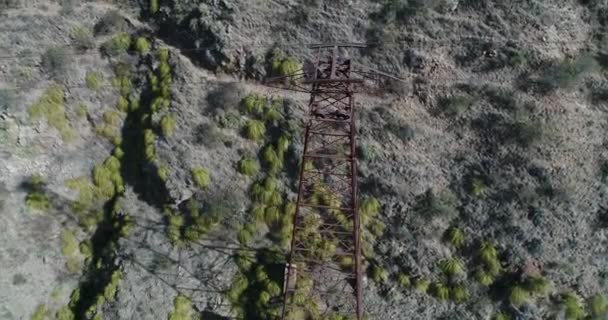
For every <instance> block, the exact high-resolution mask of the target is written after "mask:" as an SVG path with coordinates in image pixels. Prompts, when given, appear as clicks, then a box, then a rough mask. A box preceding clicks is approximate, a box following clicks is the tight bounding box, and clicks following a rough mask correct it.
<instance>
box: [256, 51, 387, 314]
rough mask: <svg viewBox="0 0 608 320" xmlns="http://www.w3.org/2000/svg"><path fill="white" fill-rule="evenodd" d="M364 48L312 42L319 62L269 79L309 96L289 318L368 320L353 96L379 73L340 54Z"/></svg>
mask: <svg viewBox="0 0 608 320" xmlns="http://www.w3.org/2000/svg"><path fill="white" fill-rule="evenodd" d="M361 47H365V45H361V44H350V43H348V44H338V43H336V44H321V45H313V46H311V47H310V48H311V49H312V50H315V51H316V52H315V55H314V57H313V61H312V63H309V64H308V65H305V67H304V69H303V71H300V72H298V73H297V74H293V75H288V76H284V77H277V78H272V79H270V80H268V81H267V84H268V85H269V86H272V87H279V88H282V89H288V90H295V91H300V92H307V93H310V100H309V103H308V110H307V119H306V128H305V133H304V150H303V154H302V162H301V167H300V180H299V188H298V198H297V203H296V204H297V208H296V212H295V217H294V221H293V237H292V242H291V251H290V253H289V256H288V263H287V265H286V271H285V282H284V301H283V303H284V305H283V312H282V319H283V320H286V319H292V318H293V319H309V318H314V319H316V318H322V319H326V318H328V319H333V318H331V317H332V316H337V315H339V316H342V317H344V318H345V319H357V320H361V319H363V312H364V311H363V287H362V266H361V262H362V261H361V225H360V218H359V212H358V203H357V198H358V197H357V174H358V173H357V157H356V131H357V130H356V126H355V93H356V87H357V86H358V84H361V83H363V82H364V77H366V76H367V77H368V78H369V76H370V75H373V76H374V78H375V76H377V75H378V74H379V73H369V72H364V71H357V70H356V69H355V66H356V65H355V63H354V62H353V61H352V60H351V59H349V58H345V57H343V56H342V55H341V54H340V53H341V52H343V51H345V50H346V49H347V48H361ZM374 71H375V70H374ZM357 75H360V76H363V77H356V76H357ZM338 319H343V318H338Z"/></svg>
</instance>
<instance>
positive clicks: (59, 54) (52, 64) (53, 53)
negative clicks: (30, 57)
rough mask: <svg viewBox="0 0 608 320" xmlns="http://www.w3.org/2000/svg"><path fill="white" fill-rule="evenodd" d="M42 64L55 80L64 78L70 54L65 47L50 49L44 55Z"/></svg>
mask: <svg viewBox="0 0 608 320" xmlns="http://www.w3.org/2000/svg"><path fill="white" fill-rule="evenodd" d="M41 64H42V67H43V68H44V70H46V71H47V72H48V73H49V74H50V75H51V76H52V77H53V78H58V77H62V76H64V75H65V73H66V72H67V69H68V52H67V50H66V49H65V48H63V47H54V48H49V49H47V50H46V51H45V52H44V54H42V61H41Z"/></svg>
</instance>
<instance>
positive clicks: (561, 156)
mask: <svg viewBox="0 0 608 320" xmlns="http://www.w3.org/2000/svg"><path fill="white" fill-rule="evenodd" d="M607 14H608V3H605V2H604V1H599V0H585V1H583V0H579V1H576V0H559V1H550V0H515V1H476V0H462V1H459V0H433V1H422V0H384V1H380V0H376V1H372V0H339V1H329V0H325V1H323V0H303V1H287V0H235V1H227V0H196V1H195V0H173V1H168V0H139V1H134V0H116V1H103V2H93V1H83V2H79V1H73V0H60V1H50V0H46V1H45V0H32V1H19V0H0V243H2V244H3V245H1V246H0V269H1V270H3V271H4V272H2V273H1V274H0V288H2V290H0V319H7V320H11V319H35V320H42V319H58V320H68V319H96V320H99V319H164V318H167V319H171V320H178V319H276V315H277V313H278V311H279V310H280V297H281V285H282V283H281V281H280V280H281V279H280V275H281V272H282V270H278V271H277V270H276V265H277V264H280V263H282V262H284V259H285V253H286V252H287V250H288V248H289V240H290V236H291V223H292V217H293V212H294V204H293V201H294V199H295V192H296V191H297V172H298V167H299V166H300V159H299V154H300V152H301V149H302V141H301V129H302V125H303V123H304V121H303V120H304V115H305V109H306V103H307V98H308V97H307V96H306V95H305V94H299V93H293V92H286V91H281V90H274V89H270V88H267V87H264V86H263V85H262V82H261V80H262V79H264V78H265V77H267V76H270V75H277V74H282V73H285V72H286V70H291V69H293V68H297V67H298V66H299V65H300V64H301V63H305V62H306V61H307V59H310V58H311V57H312V52H311V51H310V50H309V49H307V45H308V44H311V43H320V42H334V41H340V42H344V41H348V42H365V43H368V44H369V46H368V48H365V49H363V50H359V51H351V52H350V55H351V57H352V58H353V59H355V60H356V61H358V62H359V63H360V64H362V65H366V66H369V67H372V68H375V69H378V70H381V71H383V72H387V73H390V74H393V75H395V76H397V77H400V78H402V79H405V81H404V82H399V81H385V82H384V83H382V85H381V88H382V91H381V92H379V93H378V92H376V93H374V94H360V95H359V96H358V97H357V98H358V103H357V105H356V107H357V109H358V112H359V123H358V127H359V139H360V140H359V146H358V158H359V163H360V172H359V176H360V187H361V191H362V195H361V203H362V205H361V212H362V214H364V215H365V216H366V217H368V218H369V219H366V221H367V223H366V225H365V232H364V248H363V251H364V255H365V270H366V279H365V283H366V285H365V289H364V297H365V309H366V312H367V313H368V318H369V319H483V320H486V319H503V320H504V319H606V318H607V316H608V302H606V301H605V298H604V297H605V296H606V294H607V292H606V291H607V290H608V287H607V285H608V283H607V281H606V280H608V256H607V255H606V249H605V248H604V246H605V245H607V244H608V243H607V234H606V228H607V227H608V211H607V208H608V202H607V201H606V192H607V191H608V188H607V186H608V185H607V183H608V162H607V160H608V153H607V152H606V150H605V144H606V139H605V135H604V134H603V132H604V130H606V129H607V126H608V123H607V121H606V110H607V109H606V106H607V105H606V103H607V102H608V82H607V78H606V75H607V69H606V68H607V67H608V59H607V58H606V57H607V54H608V53H607V52H608V51H606V50H605V49H606V47H605V41H606V39H605V31H606V30H605V28H606V24H607V23H608V19H607V17H608V16H607ZM326 251H331V250H330V249H327V248H326ZM324 254H329V255H331V252H324ZM302 309H303V310H305V312H304V311H303V312H302V313H299V314H293V315H291V317H292V319H293V320H296V319H333V320H339V319H347V318H346V317H342V316H340V315H337V314H327V313H326V314H323V316H322V315H321V311H320V310H318V309H319V308H318V306H317V305H316V304H315V302H314V301H305V302H303V303H302Z"/></svg>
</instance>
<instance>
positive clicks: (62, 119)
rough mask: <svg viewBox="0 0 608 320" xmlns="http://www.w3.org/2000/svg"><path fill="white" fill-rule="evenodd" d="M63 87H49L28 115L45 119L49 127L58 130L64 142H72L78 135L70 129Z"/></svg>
mask: <svg viewBox="0 0 608 320" xmlns="http://www.w3.org/2000/svg"><path fill="white" fill-rule="evenodd" d="M64 95H65V93H64V91H63V87H61V86H58V85H54V86H51V87H49V88H48V89H47V90H46V91H45V92H44V94H43V95H42V97H41V98H40V100H38V102H36V103H35V104H33V105H32V106H31V107H30V108H29V110H28V113H29V115H30V117H32V118H34V119H37V118H42V117H45V118H46V120H47V122H48V123H49V125H51V126H52V127H54V128H55V129H57V131H59V133H60V134H61V137H62V138H63V140H64V141H70V140H72V139H73V138H74V136H75V135H76V133H75V132H74V130H73V129H72V128H71V127H70V125H69V123H68V119H67V117H66V113H65V105H64Z"/></svg>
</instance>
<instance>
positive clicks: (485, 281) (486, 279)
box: [475, 269, 494, 287]
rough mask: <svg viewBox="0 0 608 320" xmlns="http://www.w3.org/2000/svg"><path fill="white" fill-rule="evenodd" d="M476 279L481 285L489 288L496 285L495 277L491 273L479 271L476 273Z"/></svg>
mask: <svg viewBox="0 0 608 320" xmlns="http://www.w3.org/2000/svg"><path fill="white" fill-rule="evenodd" d="M475 277H476V278H477V281H479V283H481V284H482V285H484V286H486V287H488V286H490V285H491V284H492V283H494V276H493V275H492V274H491V273H489V272H486V271H485V270H483V269H482V270H478V271H477V272H476V273H475Z"/></svg>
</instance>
